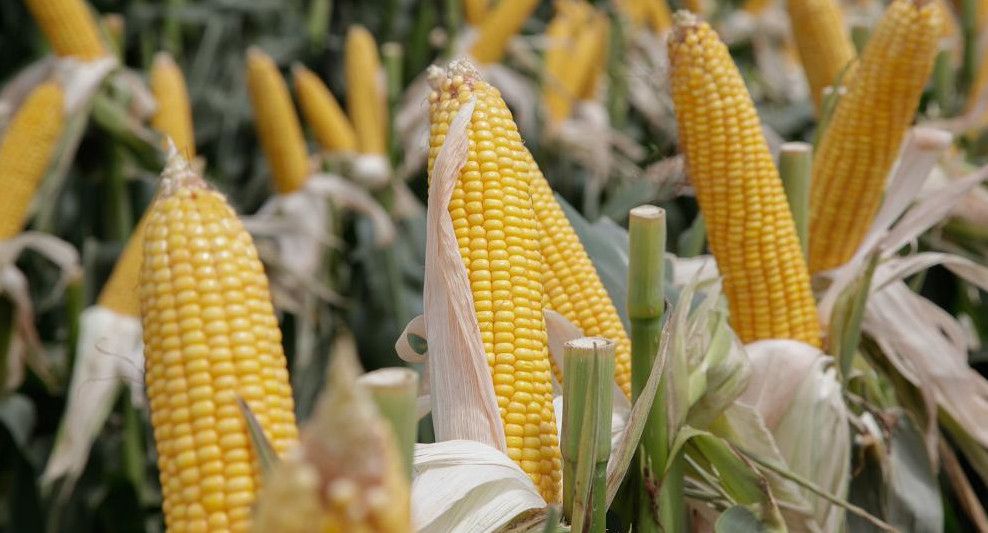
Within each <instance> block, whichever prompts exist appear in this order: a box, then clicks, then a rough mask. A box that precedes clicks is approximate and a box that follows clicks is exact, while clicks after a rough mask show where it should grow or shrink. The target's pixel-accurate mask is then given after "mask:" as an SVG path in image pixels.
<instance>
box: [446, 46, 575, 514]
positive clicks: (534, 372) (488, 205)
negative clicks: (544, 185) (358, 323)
mask: <svg viewBox="0 0 988 533" xmlns="http://www.w3.org/2000/svg"><path fill="white" fill-rule="evenodd" d="M431 81H432V83H433V87H434V89H435V90H434V91H433V93H432V94H431V95H430V97H429V101H430V117H431V134H430V143H429V146H430V148H429V172H430V173H431V172H432V165H433V163H434V161H435V157H436V155H437V154H438V153H439V149H440V147H442V144H443V142H444V140H445V132H446V130H447V128H448V127H449V124H450V122H451V121H452V120H453V118H454V117H455V116H456V114H457V112H458V111H459V109H460V106H461V105H463V104H465V103H467V102H469V101H470V100H471V99H476V108H475V109H474V111H473V116H472V121H471V123H470V126H469V127H468V141H469V154H468V157H467V162H466V164H465V166H464V167H463V169H462V170H461V173H460V177H459V179H458V181H457V184H456V188H455V189H454V192H453V197H452V200H451V201H450V204H449V213H450V217H451V218H452V221H453V230H454V231H455V233H456V237H457V239H458V241H459V244H460V254H461V255H462V257H463V264H464V266H465V267H466V269H467V274H468V276H469V279H470V287H471V289H472V290H473V298H474V306H475V310H476V313H477V321H478V325H479V327H480V332H481V337H482V340H483V343H484V351H485V352H486V353H487V360H488V363H489V364H490V367H491V372H492V377H493V382H494V392H495V395H496V396H497V401H498V407H499V408H500V412H501V420H502V422H503V423H504V432H505V436H506V438H507V441H506V444H507V449H508V455H509V456H510V457H511V458H512V459H513V460H514V461H515V462H517V463H518V464H519V465H520V466H521V468H522V470H524V471H525V472H527V473H528V475H529V476H531V478H532V480H533V481H534V482H535V485H536V486H537V487H539V490H540V491H541V492H542V495H543V496H544V497H545V498H546V500H547V501H549V502H556V501H559V497H560V489H561V485H560V480H561V477H562V473H561V469H560V468H561V463H560V461H561V459H560V455H559V439H558V435H557V433H556V420H555V414H554V412H553V407H552V370H551V367H550V363H549V354H548V350H547V346H546V330H545V320H544V317H543V315H542V299H543V291H542V280H541V268H542V254H541V253H540V250H539V244H538V243H539V227H538V224H539V222H538V219H537V218H536V216H535V213H534V211H533V210H532V197H531V192H530V185H529V184H530V182H531V178H532V176H531V165H530V164H529V161H528V157H527V154H526V152H525V147H524V145H523V144H522V140H521V136H520V135H519V134H518V128H517V126H516V125H515V122H514V119H513V118H512V116H511V112H510V111H509V110H508V108H507V106H506V105H505V103H504V100H502V99H501V95H500V92H499V91H498V90H497V89H495V88H494V87H492V86H491V85H489V84H488V83H486V82H484V81H483V80H481V79H480V77H479V75H478V74H477V72H476V71H475V70H474V69H473V67H472V66H470V65H469V64H464V63H454V64H453V65H451V66H450V68H449V72H448V73H447V74H446V75H445V76H441V75H438V76H435V77H434V78H433V80H431Z"/></svg>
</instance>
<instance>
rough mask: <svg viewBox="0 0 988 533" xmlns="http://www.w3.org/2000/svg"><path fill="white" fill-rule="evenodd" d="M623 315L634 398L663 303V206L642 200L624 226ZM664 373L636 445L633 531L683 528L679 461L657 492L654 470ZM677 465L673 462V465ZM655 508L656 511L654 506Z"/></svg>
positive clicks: (660, 440) (658, 465) (663, 441)
mask: <svg viewBox="0 0 988 533" xmlns="http://www.w3.org/2000/svg"><path fill="white" fill-rule="evenodd" d="M628 239H629V247H628V252H629V260H628V319H629V321H630V323H631V395H632V399H634V400H637V399H638V396H639V395H640V394H641V391H642V389H644V388H645V384H646V382H647V381H648V376H649V373H650V372H651V369H652V365H653V362H654V361H655V357H656V355H658V351H659V339H660V336H661V333H662V313H663V311H664V309H665V288H664V285H663V280H664V278H665V246H666V216H665V210H663V209H660V208H658V207H655V206H651V205H643V206H639V207H636V208H634V209H632V210H631V217H630V221H629V226H628ZM664 381H665V376H663V377H662V381H660V383H659V389H658V392H657V393H656V396H655V400H654V402H653V403H652V408H651V409H650V410H649V413H648V418H647V419H646V422H645V429H644V432H643V433H642V438H641V446H640V447H639V449H638V452H637V454H638V464H639V465H640V467H641V468H640V470H641V474H642V477H641V478H640V479H639V481H640V485H639V487H638V502H637V512H636V518H635V531H637V532H641V533H650V532H658V531H685V530H686V529H685V516H684V515H683V512H682V511H683V493H682V489H683V486H682V465H674V467H673V470H672V471H671V472H670V473H669V475H668V476H667V477H666V480H665V483H663V484H662V489H661V490H660V491H659V493H658V494H656V493H655V490H654V487H655V486H656V484H657V482H658V479H659V475H657V474H656V472H661V471H662V469H663V468H664V467H665V465H666V463H667V461H668V456H669V445H670V438H669V435H668V432H667V424H666V409H665V406H666V399H665V394H664V390H665V388H666V387H665V384H664ZM677 466H678V468H677ZM655 509H658V510H659V513H658V515H656V513H655V512H654V511H655Z"/></svg>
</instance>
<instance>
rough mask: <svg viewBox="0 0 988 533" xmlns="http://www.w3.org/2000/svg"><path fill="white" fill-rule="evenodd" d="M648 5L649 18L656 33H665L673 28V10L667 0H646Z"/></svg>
mask: <svg viewBox="0 0 988 533" xmlns="http://www.w3.org/2000/svg"><path fill="white" fill-rule="evenodd" d="M645 4H646V6H647V7H648V20H649V21H650V22H649V23H650V24H651V26H652V30H654V31H655V33H665V32H666V31H668V30H669V28H672V12H671V11H670V10H669V3H668V2H666V0H645Z"/></svg>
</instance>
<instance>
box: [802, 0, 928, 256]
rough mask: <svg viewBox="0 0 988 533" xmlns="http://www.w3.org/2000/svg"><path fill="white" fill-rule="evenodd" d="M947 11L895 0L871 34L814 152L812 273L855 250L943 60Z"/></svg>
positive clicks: (923, 1)
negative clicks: (939, 60) (940, 56)
mask: <svg viewBox="0 0 988 533" xmlns="http://www.w3.org/2000/svg"><path fill="white" fill-rule="evenodd" d="M941 24H942V16H941V13H940V9H939V7H938V6H937V4H936V2H933V1H930V0H894V1H893V2H892V4H891V5H889V7H888V8H887V9H886V11H885V14H884V15H883V16H882V19H881V20H880V21H879V23H878V25H877V27H876V28H875V31H874V32H873V33H872V34H871V38H870V39H869V40H868V44H867V46H866V47H865V50H864V53H863V54H862V56H861V61H860V64H859V65H858V67H857V72H856V74H855V78H854V81H853V82H852V83H851V85H850V87H849V89H848V92H847V95H845V96H844V97H843V98H841V100H840V104H839V105H838V106H837V110H836V111H835V112H834V116H833V118H831V120H830V123H829V125H828V126H827V130H826V133H825V134H824V136H823V139H822V140H821V141H820V146H819V148H817V153H816V156H815V157H814V158H813V180H812V184H811V187H810V254H809V255H810V271H811V272H813V273H816V272H820V271H822V270H828V269H831V268H834V267H837V266H840V265H842V264H843V263H845V262H846V261H847V260H848V259H850V258H851V256H852V255H854V252H855V250H856V249H857V248H858V245H860V244H861V241H862V240H863V239H864V235H865V232H866V231H867V230H868V227H869V226H870V225H871V221H872V218H874V216H875V213H876V212H877V211H878V208H879V206H880V205H881V202H882V194H883V192H884V191H885V180H886V178H887V176H888V173H889V171H890V170H891V169H892V165H893V163H895V158H896V157H897V156H898V153H899V146H900V145H901V144H902V140H903V139H904V138H905V135H906V131H907V130H908V129H909V125H910V124H911V123H912V121H913V116H914V115H915V114H916V107H917V106H918V105H919V98H920V96H921V95H922V93H923V88H924V87H925V85H926V80H927V79H928V78H929V76H930V72H931V71H932V70H933V62H934V59H935V58H936V55H937V51H938V47H939V40H940V28H941Z"/></svg>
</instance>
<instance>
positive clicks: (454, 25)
mask: <svg viewBox="0 0 988 533" xmlns="http://www.w3.org/2000/svg"><path fill="white" fill-rule="evenodd" d="M445 7H446V8H445V11H446V55H447V56H452V55H453V54H454V52H455V50H454V49H453V48H454V46H455V45H456V34H457V32H459V31H460V26H461V25H462V24H463V2H462V0H446V6H445Z"/></svg>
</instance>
